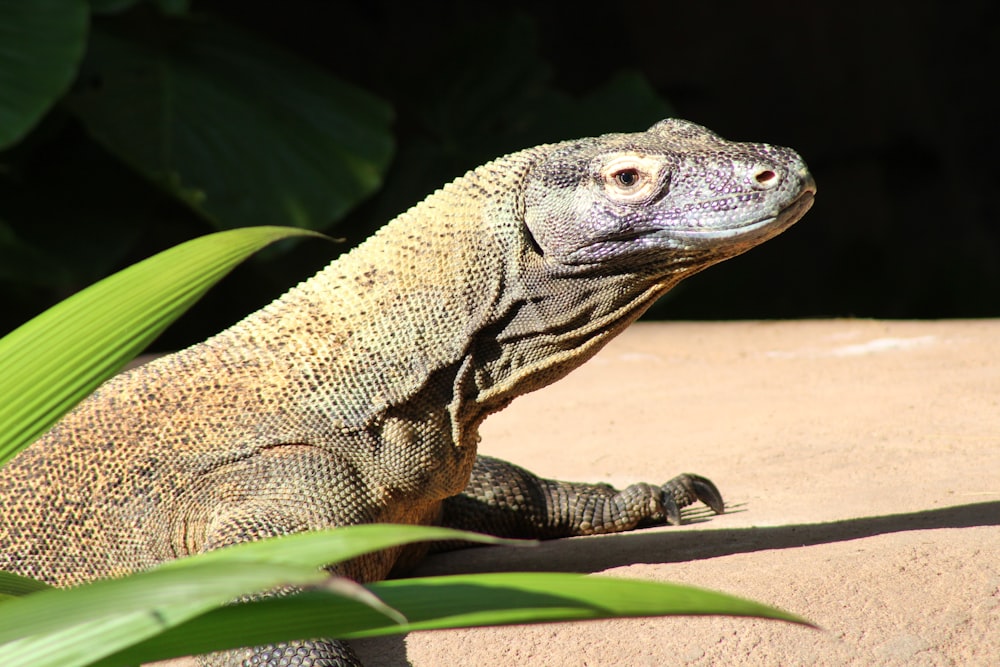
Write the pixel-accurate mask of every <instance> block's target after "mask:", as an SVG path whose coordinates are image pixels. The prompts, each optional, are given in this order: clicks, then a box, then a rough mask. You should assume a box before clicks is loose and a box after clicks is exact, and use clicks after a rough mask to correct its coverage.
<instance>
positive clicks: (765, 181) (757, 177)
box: [751, 167, 781, 189]
mask: <svg viewBox="0 0 1000 667" xmlns="http://www.w3.org/2000/svg"><path fill="white" fill-rule="evenodd" d="M751 175H752V177H753V180H754V181H756V183H757V185H759V186H760V187H762V188H764V189H768V188H773V187H774V186H776V185H777V184H778V183H780V182H781V178H779V177H778V174H777V172H775V171H774V170H773V169H768V168H767V167H757V168H756V169H754V170H753V172H752V174H751Z"/></svg>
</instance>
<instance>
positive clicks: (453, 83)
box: [0, 0, 1000, 349]
mask: <svg viewBox="0 0 1000 667" xmlns="http://www.w3.org/2000/svg"><path fill="white" fill-rule="evenodd" d="M38 2H39V3H40V5H47V6H50V9H51V11H53V12H56V13H57V15H58V16H60V17H64V16H67V14H66V12H65V6H68V5H74V4H75V5H77V9H79V7H80V6H81V5H82V6H84V7H86V10H87V11H86V13H87V14H90V12H91V11H92V12H93V15H92V16H90V19H89V23H87V25H86V26H85V27H84V29H83V31H82V32H81V33H80V36H79V38H80V40H82V41H81V42H80V48H81V49H83V50H85V52H86V56H85V57H84V59H83V62H82V65H80V66H79V67H78V68H76V67H75V66H74V70H73V71H72V73H71V74H72V76H71V77H70V80H71V81H72V83H71V85H70V86H69V88H68V89H65V90H64V91H61V92H58V94H52V97H53V102H52V104H50V105H47V106H46V108H45V110H44V112H43V113H40V114H39V119H40V120H39V121H38V122H37V123H34V124H33V125H32V126H31V127H30V128H28V129H26V130H25V131H24V132H22V133H20V134H19V135H18V136H13V135H17V134H18V133H16V132H11V133H9V134H10V135H11V136H10V137H8V139H7V141H6V143H5V144H4V145H5V149H4V150H3V151H2V152H0V333H2V332H5V331H7V330H9V329H11V328H13V327H15V326H17V325H18V324H19V323H21V322H22V321H24V320H25V319H27V318H29V317H30V316H31V315H33V314H34V313H36V312H38V311H40V310H41V309H43V308H45V307H47V306H49V305H51V304H52V303H54V302H55V301H56V300H58V299H60V298H62V297H65V296H66V295H68V294H71V293H72V292H73V291H75V290H77V289H79V288H80V287H82V286H84V285H86V284H88V283H89V282H92V281H93V280H96V279H97V278H99V277H101V276H102V275H105V274H107V273H109V272H111V271H112V270H115V269H117V268H120V267H121V266H124V265H125V264H127V263H129V262H132V261H135V260H138V259H140V258H142V257H144V256H147V255H149V254H151V253H153V252H156V251H158V250H161V249H163V248H165V247H167V246H169V245H172V244H174V243H177V242H179V241H182V240H185V239H187V238H191V237H194V236H197V235H201V234H204V233H207V232H210V231H213V230H214V229H218V228H225V227H234V226H246V225H256V224H299V225H304V226H312V227H315V228H320V229H323V230H324V231H328V232H331V233H332V234H333V235H336V236H342V237H344V238H345V239H346V243H345V244H344V245H343V246H340V247H334V246H331V245H330V244H325V243H322V242H316V241H308V242H297V243H295V244H289V245H286V246H283V247H279V248H278V249H276V250H272V251H270V252H266V253H264V254H263V255H262V256H261V257H259V258H257V259H255V260H254V261H252V262H250V263H248V264H247V265H246V266H244V267H242V268H241V269H239V270H238V271H237V272H235V273H234V274H233V276H231V277H230V278H229V279H227V281H225V282H224V283H223V285H221V286H220V287H219V288H217V289H216V290H215V291H214V292H213V293H212V294H211V295H210V296H209V297H208V298H207V299H206V300H205V301H204V302H203V303H202V304H200V305H199V306H198V307H197V308H196V310H195V311H194V312H193V313H192V314H191V315H189V316H188V317H187V318H186V319H185V320H184V321H182V323H180V324H179V325H177V326H175V327H174V329H172V330H171V332H170V333H168V334H167V335H165V336H164V337H163V338H162V339H161V340H160V342H159V344H158V346H159V347H160V348H163V349H170V348H176V347H179V346H182V345H185V344H188V343H191V342H195V341H197V340H199V339H201V338H204V337H205V336H206V335H208V334H210V333H212V332H214V331H216V330H218V329H220V328H222V327H224V326H226V325H228V324H230V323H232V322H233V321H235V320H236V319H238V318H239V317H240V316H242V315H243V314H245V313H247V312H249V311H251V310H253V309H255V308H257V307H260V306H261V305H263V304H264V303H266V302H267V301H269V300H271V299H272V298H274V297H276V296H277V295H279V294H280V293H281V292H283V291H284V290H285V289H287V288H288V287H289V286H290V285H292V284H294V283H295V282H297V281H299V280H301V279H304V278H306V277H308V276H309V275H310V274H311V273H313V272H314V271H316V270H318V269H319V268H321V267H322V266H323V265H324V264H325V263H327V262H328V261H329V260H330V259H331V258H332V257H334V256H335V255H336V254H338V253H339V252H340V251H341V250H342V249H345V248H347V247H350V246H352V245H354V244H356V243H357V242H359V241H360V240H362V239H363V238H364V237H366V236H367V235H368V234H370V233H371V232H372V231H373V230H374V229H376V228H377V227H378V226H380V225H381V224H382V223H384V222H386V221H388V220H389V219H391V218H392V217H393V216H394V215H396V214H397V213H399V212H401V211H403V210H405V209H406V208H407V207H409V206H410V205H412V204H414V203H416V202H417V201H419V200H420V199H422V198H423V197H424V196H425V195H426V194H428V193H429V192H431V191H433V190H434V189H436V188H437V187H439V186H441V185H443V184H444V183H445V182H447V181H448V180H450V179H452V178H453V177H455V176H458V175H461V174H462V173H463V172H464V171H465V170H467V169H469V168H471V167H474V166H476V165H478V164H481V163H482V162H484V161H487V160H489V159H491V158H493V157H496V156H498V155H501V154H503V153H506V152H510V151H513V150H517V149H519V148H523V147H525V146H529V145H533V144H536V143H539V142H542V141H554V140H561V139H567V138H576V137H579V136H583V135H589V134H596V133H601V132H607V131H632V130H640V129H644V128H645V127H646V126H648V125H650V124H651V123H652V122H654V121H655V120H658V119H659V118H660V117H662V116H664V115H668V114H671V115H678V116H681V117H684V118H687V119H689V120H693V121H696V122H698V123H701V124H704V125H706V126H708V127H710V128H712V129H713V130H715V131H717V132H719V133H720V134H722V135H723V136H725V137H727V138H731V139H739V140H755V141H767V142H770V143H777V144H783V145H789V146H792V147H794V148H796V149H797V150H798V151H799V152H801V153H802V154H803V156H804V157H805V158H806V160H807V162H808V163H809V164H810V166H811V168H812V170H813V172H814V174H815V176H816V180H817V182H818V185H819V195H818V198H817V203H816V205H815V206H814V207H813V210H812V211H811V212H810V213H809V215H808V216H807V218H806V219H805V220H804V221H803V222H802V223H801V224H799V225H797V226H796V227H794V228H793V229H791V230H790V231H789V232H787V233H786V234H784V235H783V236H781V237H779V238H778V239H776V240H774V241H772V242H770V243H768V244H766V245H765V246H762V247H761V248H759V249H756V250H754V251H753V252H751V253H749V254H747V255H745V256H743V257H740V258H737V259H735V260H733V261H731V262H727V263H725V264H723V265H720V266H718V267H715V268H713V269H712V270H710V271H708V272H706V273H703V274H700V275H698V276H695V277H694V278H692V279H691V280H689V281H687V282H686V283H684V284H683V285H682V286H681V287H680V288H678V289H677V290H675V291H674V292H673V293H672V294H671V295H669V296H668V297H667V298H665V299H664V300H663V301H662V302H661V303H660V304H658V305H657V307H656V308H655V309H654V311H653V312H651V314H650V316H653V317H663V318H672V319H683V318H712V319H723V318H790V317H831V316H833V317H840V316H858V317H890V318H938V317H981V316H1000V299H998V296H997V295H998V294H1000V218H998V212H1000V211H998V208H1000V205H998V198H997V195H996V194H995V193H996V191H997V186H996V183H995V182H996V179H997V177H998V175H1000V170H998V168H997V159H996V156H997V154H998V151H1000V141H998V133H997V131H996V129H995V125H996V122H997V120H996V119H997V117H998V113H997V112H998V111H1000V108H998V105H997V103H996V102H995V101H993V97H994V96H993V94H992V93H993V89H994V88H995V87H996V84H997V78H998V75H997V68H998V65H1000V54H998V48H1000V47H998V44H1000V34H998V25H1000V11H998V10H997V9H996V8H995V6H994V3H991V2H988V1H985V0H984V1H981V2H948V3H946V2H943V1H941V2H933V1H923V2H906V3H903V2H899V3H896V2H887V3H852V2H832V1H822V2H811V3H769V4H760V3H730V2H703V3H692V2H647V1H639V0H636V1H633V2H630V3H619V4H612V5H607V4H602V5H586V4H585V3H565V4H563V3H528V2H507V3H471V2H470V3H459V2H442V3H426V4H423V5H419V4H417V3H397V2H368V3H335V2H329V1H325V0H286V1H285V2H281V3H277V2H253V1H249V0H242V1H241V0H191V1H190V2H184V1H183V0H157V1H154V0H149V1H142V0H90V2H89V3H87V2H84V0H38ZM19 3H20V0H0V19H4V17H5V16H6V18H7V24H8V25H12V21H13V19H12V18H10V17H11V16H13V14H11V13H10V12H14V11H15V9H12V8H14V7H15V5H17V4H19ZM60 21H61V19H60ZM60 21H47V22H42V23H40V24H39V25H38V26H36V27H35V28H33V29H34V30H36V31H37V34H31V35H29V37H30V38H31V40H33V41H31V42H26V44H31V45H35V44H44V43H46V42H45V40H43V39H41V37H42V36H46V35H49V33H52V32H53V31H55V29H56V28H57V27H58V24H60ZM67 29H69V28H67ZM18 39H20V38H19V37H18V36H17V34H16V33H14V32H12V31H11V30H8V31H4V30H3V29H0V83H2V82H3V81H4V80H5V79H3V78H2V77H3V76H4V72H3V67H4V65H5V62H9V61H4V59H3V58H4V55H11V54H13V55H17V54H18V53H19V51H18V49H20V48H21V45H20V43H19V42H18ZM24 39H26V40H27V39H28V37H25V38H24ZM50 41H51V42H52V43H56V42H58V43H59V44H66V43H70V42H67V38H65V37H64V36H59V35H54V34H53V35H52V36H51V38H50ZM70 41H71V40H70ZM5 42H6V44H5ZM25 48H28V47H25ZM31 48H34V46H31ZM38 62H42V60H39V61H38ZM0 100H2V95H0ZM3 111H4V109H3V108H0V135H2V133H3V131H4V130H5V129H6V128H5V127H4V124H5V123H8V122H9V121H8V118H7V117H6V116H4V115H3ZM164 128H169V131H165V130H164Z"/></svg>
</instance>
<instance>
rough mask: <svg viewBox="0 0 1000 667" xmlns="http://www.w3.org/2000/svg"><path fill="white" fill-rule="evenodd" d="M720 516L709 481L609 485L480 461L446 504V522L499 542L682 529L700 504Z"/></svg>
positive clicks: (688, 478)
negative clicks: (683, 514)
mask: <svg viewBox="0 0 1000 667" xmlns="http://www.w3.org/2000/svg"><path fill="white" fill-rule="evenodd" d="M699 500H700V501H701V502H703V503H705V504H706V505H708V506H709V507H710V508H711V509H712V510H713V511H714V512H715V513H716V514H721V513H722V512H723V511H724V510H725V505H724V503H723V500H722V495H721V494H720V493H719V490H718V489H717V488H716V487H715V485H714V484H713V483H712V482H710V481H709V480H707V479H705V478H704V477H700V476H698V475H692V474H683V475H678V476H677V477H675V478H673V479H671V480H670V481H668V482H667V483H665V484H663V485H660V486H657V485H652V484H642V483H640V484H632V485H631V486H628V487H626V488H625V489H622V490H618V489H615V488H614V487H612V486H610V485H608V484H583V483H574V482H562V481H558V480H551V479H543V478H541V477H538V476H537V475H534V474H532V473H530V472H528V471H527V470H525V469H524V468H520V467H518V466H516V465H513V464H511V463H507V462H506V461H501V460H499V459H495V458H491V457H488V456H479V457H477V458H476V463H475V466H474V467H473V470H472V478H471V479H470V481H469V484H468V486H466V489H465V491H464V492H462V493H461V494H459V495H457V496H453V497H451V498H448V499H447V500H445V501H444V513H443V518H442V523H443V525H445V526H448V527H450V528H460V529H464V530H474V531H477V532H482V533H489V534H491V535H498V536H501V537H514V538H533V539H554V538H559V537H572V536H576V535H596V534H600V533H618V532H623V531H627V530H632V529H633V528H636V527H637V526H640V525H655V524H662V523H668V524H672V525H676V524H679V523H680V508H682V507H685V506H687V505H690V504H692V503H694V502H696V501H699Z"/></svg>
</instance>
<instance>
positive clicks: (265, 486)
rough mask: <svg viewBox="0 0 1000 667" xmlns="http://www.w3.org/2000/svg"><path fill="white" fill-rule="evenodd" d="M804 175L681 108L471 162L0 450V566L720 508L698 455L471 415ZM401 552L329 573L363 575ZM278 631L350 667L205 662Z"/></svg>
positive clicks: (558, 368) (83, 565) (532, 533)
mask: <svg viewBox="0 0 1000 667" xmlns="http://www.w3.org/2000/svg"><path fill="white" fill-rule="evenodd" d="M814 192H815V186H814V185H813V182H812V179H811V177H810V176H809V175H808V172H807V171H806V168H805V165H804V164H803V162H802V161H801V159H800V158H799V157H798V155H796V154H795V153H794V152H793V151H791V150H789V149H784V148H779V147H774V146H769V145H766V144H744V143H735V142H729V141H726V140H723V139H721V138H720V137H718V136H717V135H715V134H713V133H711V132H709V131H708V130H706V129H704V128H702V127H700V126H697V125H694V124H691V123H687V122H685V121H680V120H667V121H663V122H661V123H658V124H657V125H655V126H653V127H652V128H650V129H649V130H648V131H647V132H642V133H635V134H616V135H604V136H602V137H597V138H592V139H582V140H578V141H571V142H564V143H561V144H550V145H544V146H538V147H535V148H531V149H527V150H524V151H521V152H519V153H514V154H512V155H509V156H506V157H503V158H500V159H498V160H495V161H493V162H491V163H489V164H487V165H484V166H482V167H479V168H478V169H475V170H473V171H471V172H469V173H468V174H466V175H465V176H463V177H461V178H459V179H457V180H456V181H454V182H452V183H451V184H449V185H447V186H445V187H444V188H442V189H441V190H439V191H438V192H436V193H434V194H432V195H431V196H430V197H428V198H427V199H426V200H424V201H423V202H422V203H420V204H418V205H417V206H415V207H414V208H412V209H411V210H409V211H408V212H406V213H404V214H402V215H400V216H399V217H397V218H396V219H395V220H394V221H392V222H391V223H389V224H388V225H386V226H385V227H383V228H382V229H381V230H380V231H379V232H377V233H376V234H375V235H374V236H372V237H371V238H370V239H368V240H367V241H365V242H364V243H363V244H361V245H360V246H358V247H357V248H356V249H354V250H353V251H351V252H349V253H347V254H345V255H343V256H342V257H340V258H339V259H337V260H336V261H334V262H332V263H331V264H330V265H329V266H327V267H326V268H325V269H323V270H322V271H320V272H319V273H318V274H317V275H315V276H314V277H312V278H311V279H309V280H307V281H305V282H303V283H302V284H300V285H298V286H297V287H295V288H293V289H292V290H290V291H289V292H288V293H286V294H285V295H284V296H283V297H281V298H280V299H278V300H277V301H275V302H273V303H272V304H270V305H269V306H267V307H265V308H263V309H262V310H260V311H258V312H256V313H254V314H252V315H250V316H249V317H247V318H246V319H244V320H242V321H241V322H239V323H237V324H236V325H234V326H233V327H231V328H229V329H227V330H226V331H223V332H222V333H220V334H218V335H216V336H214V337H212V338H210V339H208V340H207V341H205V342H204V343H201V344H198V345H195V346H193V347H190V348H188V349H186V350H182V351H180V352H178V353H175V354H173V355H169V356H166V357H163V358H160V359H158V360H155V361H153V362H151V363H149V364H147V365H144V366H142V367H139V368H137V369H134V370H132V371H130V372H126V373H123V374H121V375H119V376H117V377H115V378H113V379H112V380H110V381H108V382H107V383H106V384H104V385H103V386H102V387H101V388H99V389H98V390H97V391H96V392H95V393H94V394H93V395H92V396H91V397H90V398H88V399H87V400H86V401H84V402H83V403H81V404H80V405H79V406H78V407H77V408H76V409H74V410H73V411H72V412H71V413H69V414H68V415H67V416H66V417H65V418H64V419H63V420H62V421H61V422H60V423H58V424H57V425H56V426H55V427H54V428H53V429H52V430H51V431H50V432H48V433H47V434H46V435H45V436H43V437H42V438H41V439H40V440H39V441H38V442H36V443H34V444H33V445H32V446H31V447H29V448H28V449H26V450H25V451H24V452H22V453H21V454H20V455H19V456H18V457H17V458H15V459H14V461H12V462H11V463H10V464H9V465H8V466H6V467H5V468H4V469H2V470H0V503H2V506H3V508H4V509H3V512H2V514H0V569H3V570H9V571H13V572H16V573H19V574H22V575H27V576H32V577H36V578H39V579H42V580H44V581H47V582H49V583H52V584H54V585H58V586H66V585H73V584H76V583H80V582H84V581H88V580H91V579H94V578H98V577H106V576H115V575H122V574H125V573H129V572H133V571H136V570H141V569H144V568H148V567H150V566H153V565H155V564H157V563H160V562H163V561H165V560H170V559H173V558H177V557H179V556H182V555H185V554H192V553H199V552H202V551H206V550H210V549H215V548H218V547H222V546H225V545H227V544H233V543H237V542H242V541H247V540H255V539H260V538H264V537H268V536H272V535H280V534H287V533H292V532H299V531H306V530H316V529H323V528H329V527H332V526H341V525H350V524H357V523H368V522H400V523H425V524H428V523H444V524H445V525H453V526H456V527H462V528H470V529H474V530H479V531H481V532H492V533H494V534H502V535H508V536H514V537H518V536H523V537H542V538H547V537H559V536H568V535H579V534H590V533H601V532H613V531H618V530H628V529H631V528H633V527H635V526H636V525H639V524H643V523H649V522H657V521H659V522H663V521H665V520H674V521H676V519H677V516H676V513H677V506H683V505H684V504H688V503H690V502H693V501H695V500H697V499H701V500H704V501H705V502H707V503H708V504H710V505H711V506H712V507H713V509H716V510H717V511H722V499H721V496H719V494H718V492H717V491H716V490H715V488H714V486H713V485H712V484H711V483H710V482H708V480H705V479H703V478H700V477H697V476H693V475H682V476H680V477H678V478H675V479H674V480H671V481H670V482H668V483H667V484H665V485H662V486H661V485H647V484H637V485H633V486H631V487H629V488H627V489H625V490H623V491H617V490H615V489H611V488H610V487H608V486H606V485H588V484H569V483H565V482H556V481H551V480H542V479H539V478H537V477H535V476H534V475H531V474H530V473H528V472H527V471H524V470H522V469H520V468H517V467H516V466H512V465H510V464H507V463H504V462H501V461H497V460H495V459H489V458H487V457H478V458H477V443H478V434H477V431H478V427H479V425H480V423H481V422H482V420H483V419H485V418H486V417H487V416H488V415H489V414H490V413H492V412H496V411H497V410H500V409H502V408H503V407H505V406H506V405H507V404H508V403H510V401H511V400H513V399H514V398H515V397H517V396H518V395H521V394H524V393H527V392H529V391H533V390H535V389H538V388H540V387H542V386H545V385H547V384H550V383H551V382H554V381H555V380H558V379H559V378H560V377H562V376H564V375H565V374H566V373H568V372H569V371H571V370H572V369H573V368H575V367H577V366H579V365H580V364H582V363H583V362H584V361H586V360H587V359H588V358H590V357H591V356H592V355H593V354H595V353H596V352H597V351H598V350H599V349H600V348H601V347H602V346H603V345H604V344H605V343H606V342H607V341H608V340H610V339H611V338H612V337H613V336H615V335H616V334H618V333H619V332H621V331H622V330H623V329H624V328H625V327H626V326H628V324H629V323H631V322H632V321H634V320H635V319H636V318H637V317H638V316H639V315H640V314H641V313H642V312H643V311H644V310H645V309H646V308H647V307H648V306H649V305H650V304H652V303H653V302H654V301H655V300H656V299H657V298H658V297H659V296H661V295H662V294H663V293H665V292H666V291H667V290H669V289H670V288H671V287H672V286H674V285H675V284H676V283H677V282H678V281H679V280H681V279H682V278H684V277H686V276H688V275H690V274H692V273H694V272H696V271H698V270H701V269H703V268H705V267H707V266H709V265H711V264H713V263H716V262H719V261H722V260H724V259H727V258H729V257H732V256H734V255H736V254H739V253H741V252H743V251H745V250H747V249H749V248H750V247H752V246H754V245H756V244H758V243H760V242H762V241H764V240H766V239H768V238H770V237H772V236H774V235H776V234H778V233H780V232H781V231H783V230H784V229H785V228H787V227H788V226H789V225H791V224H792V223H794V222H795V221H796V220H798V219H799V218H800V217H801V216H802V215H803V214H804V213H805V211H806V210H807V209H808V207H809V206H810V205H811V203H812V197H813V193H814ZM526 499H527V500H526ZM419 555H420V551H419V550H417V551H413V552H411V553H403V552H401V551H398V550H397V551H391V552H383V553H380V554H375V555H372V556H369V557H364V558H360V559H357V560H356V561H352V562H350V563H347V564H343V565H342V566H341V567H340V568H339V571H342V572H343V573H344V574H347V575H348V576H351V577H354V578H356V579H359V580H362V581H370V580H375V579H380V578H383V577H385V576H387V575H388V574H389V573H390V571H391V570H392V569H393V567H394V566H397V565H401V564H405V563H408V562H410V561H411V560H412V559H413V558H415V557H418V556H419ZM295 651H298V652H299V653H300V654H301V655H300V656H299V657H298V658H297V659H298V660H299V662H297V663H296V662H292V663H290V664H301V665H304V666H309V665H311V666H313V667H322V666H324V665H336V664H354V663H353V660H354V658H353V656H352V654H351V653H350V651H349V649H348V648H346V646H344V645H343V644H340V643H338V642H326V641H318V642H303V643H298V644H292V645H282V646H279V647H273V646H272V647H258V648H257V649H247V650H244V651H242V652H240V651H236V652H229V653H226V654H213V656H203V657H201V658H199V660H200V664H204V665H239V664H247V665H250V664H260V665H277V664H278V660H279V657H280V656H281V655H284V654H285V653H288V655H289V656H290V655H292V653H295ZM244 661H246V662H244ZM282 664H284V663H282Z"/></svg>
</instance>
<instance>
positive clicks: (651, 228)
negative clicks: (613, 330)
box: [524, 119, 816, 273]
mask: <svg viewBox="0 0 1000 667" xmlns="http://www.w3.org/2000/svg"><path fill="white" fill-rule="evenodd" d="M524 192H525V209H524V210H525V225H526V227H527V229H528V231H529V232H530V234H531V236H532V238H533V240H534V242H535V245H536V246H537V249H538V251H539V252H540V253H541V254H542V256H543V257H544V258H545V260H546V262H547V263H549V264H550V266H552V267H553V268H554V269H557V270H562V271H571V272H576V271H587V270H588V268H589V269H593V268H596V267H601V268H602V270H606V269H607V268H609V267H612V266H615V267H621V268H623V269H625V270H637V269H638V270H643V271H650V272H653V273H661V272H670V273H673V272H675V271H685V270H691V269H695V270H697V269H701V268H704V267H705V266H708V265H710V264H714V263H716V262H718V261H721V260H723V259H727V258H729V257H732V256H734V255H738V254H740V253H742V252H744V251H746V250H748V249H750V248H752V247H753V246H755V245H757V244H759V243H761V242H763V241H765V240H767V239H769V238H771V237H773V236H775V235H777V234H779V233H780V232H782V231H784V230H785V229H787V228H788V227H789V226H791V225H792V224H793V223H794V222H796V221H797V220H798V219H799V218H801V217H802V215H804V214H805V212H806V211H807V210H808V209H809V207H810V206H811V205H812V201H813V195H814V194H815V192H816V186H815V183H814V182H813V179H812V177H811V176H810V175H809V172H808V171H807V169H806V166H805V163H804V162H803V161H802V158H800V157H799V156H798V154H797V153H795V152H794V151H792V150H791V149H788V148H782V147H779V146H771V145H768V144H755V143H738V142H733V141H727V140H725V139H723V138H722V137H720V136H718V135H717V134H715V133H713V132H711V131H709V130H707V129H705V128H704V127H701V126H700V125H695V124H694V123H689V122H687V121H682V120H677V119H668V120H664V121H661V122H659V123H657V124H656V125H654V126H653V127H651V128H650V129H649V130H647V131H646V132H639V133H635V134H608V135H604V136H601V137H598V138H596V139H590V140H582V141H571V142H566V143H562V144H555V145H553V146H552V147H551V151H550V152H549V153H547V154H546V155H545V157H544V158H543V159H542V160H540V161H539V163H538V164H537V165H536V166H535V167H533V168H532V171H531V172H530V173H529V174H528V181H527V184H526V188H525V191H524Z"/></svg>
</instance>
